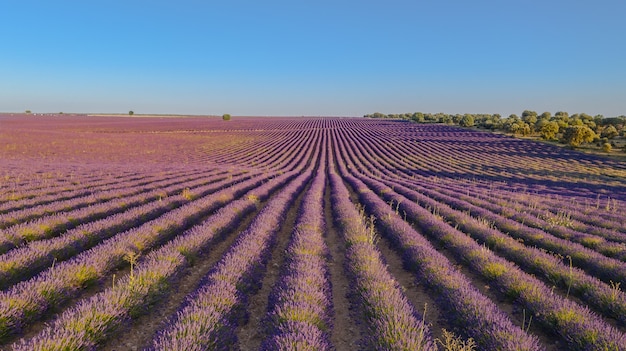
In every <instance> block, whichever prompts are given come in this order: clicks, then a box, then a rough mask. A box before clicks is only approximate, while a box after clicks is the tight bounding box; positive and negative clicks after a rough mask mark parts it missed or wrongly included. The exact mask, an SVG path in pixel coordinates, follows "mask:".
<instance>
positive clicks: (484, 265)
mask: <svg viewBox="0 0 626 351" xmlns="http://www.w3.org/2000/svg"><path fill="white" fill-rule="evenodd" d="M359 178H361V180H362V181H363V182H365V183H366V184H367V185H369V187H370V188H371V189H372V191H374V192H375V193H379V194H383V195H382V196H383V197H384V198H385V199H386V200H388V201H389V200H393V201H395V202H396V203H398V204H400V205H399V208H400V209H401V210H403V211H405V212H406V214H407V215H408V217H409V218H412V219H414V220H416V221H417V223H418V225H419V226H420V228H422V229H423V230H424V231H425V232H426V233H428V234H429V235H431V236H433V237H435V238H436V239H437V240H440V241H442V242H444V243H445V244H446V246H447V247H448V249H449V250H451V251H453V252H454V253H456V254H457V255H459V256H460V257H463V258H464V259H465V260H467V261H468V262H469V264H470V266H471V267H472V268H473V269H474V270H476V271H477V272H479V273H480V274H481V275H483V276H484V277H485V278H487V279H490V280H492V281H494V282H495V283H496V284H497V285H498V286H499V287H500V289H501V290H502V291H503V292H504V293H505V294H507V295H509V296H512V297H513V298H515V299H517V300H518V301H520V302H521V303H523V304H524V305H525V306H526V307H527V308H528V309H529V310H530V311H531V312H532V313H534V314H535V317H536V318H537V320H539V321H540V322H542V323H543V324H544V325H546V326H547V327H549V328H550V329H552V330H553V331H555V332H556V333H558V334H559V335H560V336H561V337H562V338H563V340H564V341H565V342H566V343H568V344H569V346H570V347H571V348H572V349H577V350H587V349H590V348H591V349H607V350H613V349H614V350H626V336H625V335H623V334H622V333H620V332H619V331H618V330H617V329H615V328H613V327H612V326H610V325H608V324H607V323H605V322H604V321H603V320H602V319H601V318H599V317H598V316H597V315H596V314H594V313H592V312H590V311H589V309H587V308H586V307H583V306H580V305H578V304H576V303H574V302H572V301H571V300H568V299H566V298H562V297H560V296H557V295H554V294H552V291H551V289H550V288H548V287H547V286H546V285H545V284H543V282H541V281H540V280H538V279H537V278H535V277H533V276H531V275H529V274H526V273H524V272H523V271H521V270H520V269H519V268H517V267H516V266H515V265H513V264H512V263H510V262H508V261H506V260H504V259H502V258H500V257H498V256H496V255H494V254H493V253H491V252H490V251H489V250H487V249H485V248H484V247H482V246H480V245H479V244H478V243H476V242H475V241H473V240H472V239H471V238H469V237H468V236H466V235H465V234H463V233H462V232H459V231H458V230H456V229H454V228H452V227H451V226H449V225H447V224H445V222H442V221H441V220H440V219H439V218H437V216H435V215H433V214H432V213H430V212H429V211H428V210H426V209H424V208H422V207H420V206H418V205H417V204H415V203H413V202H411V201H410V200H407V199H406V198H404V197H402V196H400V195H397V194H396V193H395V192H394V191H393V190H392V189H391V188H389V187H387V186H385V185H383V184H382V183H380V182H378V181H375V180H372V179H369V178H365V177H359ZM347 180H348V182H350V183H351V184H353V186H356V187H359V188H360V189H361V194H362V198H364V199H367V200H365V202H366V204H368V205H370V206H375V205H376V202H378V203H379V204H380V203H382V204H384V202H382V200H380V199H378V198H377V197H376V196H375V195H372V193H371V191H370V192H368V193H364V192H362V191H363V187H365V186H366V185H365V184H364V183H363V182H361V181H359V180H357V179H356V178H352V177H351V176H348V177H347ZM369 198H371V199H369ZM383 206H384V205H383ZM392 211H393V210H392V209H391V208H389V207H388V209H387V214H385V212H384V211H381V212H380V213H377V216H382V215H387V216H389V212H392ZM392 213H393V212H392ZM396 217H397V215H396ZM383 222H384V220H383Z"/></svg>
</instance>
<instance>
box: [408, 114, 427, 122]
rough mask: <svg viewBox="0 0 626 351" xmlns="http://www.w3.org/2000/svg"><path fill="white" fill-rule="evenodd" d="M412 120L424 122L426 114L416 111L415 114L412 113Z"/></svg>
mask: <svg viewBox="0 0 626 351" xmlns="http://www.w3.org/2000/svg"><path fill="white" fill-rule="evenodd" d="M411 120H413V121H414V122H417V123H422V122H424V114H423V113H421V112H415V113H414V114H413V115H411Z"/></svg>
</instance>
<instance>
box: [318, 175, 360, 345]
mask: <svg viewBox="0 0 626 351" xmlns="http://www.w3.org/2000/svg"><path fill="white" fill-rule="evenodd" d="M324 217H325V223H326V245H327V246H328V250H329V253H330V259H329V261H328V271H329V274H330V284H331V289H332V299H333V301H332V302H333V318H332V320H333V329H332V331H331V334H330V341H331V344H332V345H333V346H334V347H335V350H337V351H351V350H356V349H358V345H360V344H361V343H362V340H363V335H365V330H364V328H363V325H362V324H360V323H357V322H356V321H357V318H355V313H356V312H355V311H354V309H353V307H354V306H353V305H352V304H351V302H350V300H349V298H348V296H349V295H350V291H351V289H350V283H349V280H348V277H347V275H346V271H345V267H346V244H345V241H344V240H343V238H342V237H341V235H340V232H339V228H338V227H337V225H336V224H335V220H334V218H333V212H332V207H331V198H330V182H329V181H328V179H326V189H325V192H324Z"/></svg>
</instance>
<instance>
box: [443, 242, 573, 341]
mask: <svg viewBox="0 0 626 351" xmlns="http://www.w3.org/2000/svg"><path fill="white" fill-rule="evenodd" d="M434 246H435V248H436V249H437V251H439V253H441V254H443V255H444V256H446V258H447V259H448V261H450V262H451V263H452V264H454V265H455V268H456V269H457V270H458V271H459V272H461V273H462V274H463V275H464V276H465V277H467V278H468V279H469V280H470V281H471V282H472V285H473V286H474V287H475V288H476V289H478V291H480V293H481V294H483V295H484V296H486V297H488V298H489V299H490V300H491V301H492V302H493V303H495V304H496V306H498V309H499V310H501V311H502V312H504V313H506V314H507V316H508V317H509V319H510V320H511V321H512V322H513V324H515V325H517V326H518V327H520V328H522V325H524V327H525V328H524V329H526V328H527V327H528V323H529V318H530V317H529V313H528V311H527V312H526V313H524V309H523V308H520V306H519V305H518V304H515V303H514V302H512V301H510V299H508V298H507V297H506V296H504V294H502V293H501V292H499V291H498V290H497V289H494V288H492V287H491V285H490V284H491V282H489V281H488V280H487V279H485V278H483V277H482V276H481V275H480V274H478V273H476V272H475V271H474V270H472V269H471V268H469V267H467V266H466V265H465V263H464V262H461V261H460V260H459V259H458V256H457V255H456V254H454V253H453V252H450V251H448V250H447V249H445V248H443V247H441V246H440V245H439V244H435V245H434ZM524 314H525V315H524ZM524 317H525V318H526V320H524ZM528 333H529V334H532V335H535V336H537V338H539V341H540V342H541V344H542V346H543V348H544V349H545V350H546V351H559V350H563V346H564V345H561V344H560V342H559V341H558V340H556V338H555V336H554V335H552V334H550V333H549V331H547V330H546V329H545V328H544V327H542V326H541V325H540V324H539V322H536V321H534V320H532V321H530V328H529V329H528Z"/></svg>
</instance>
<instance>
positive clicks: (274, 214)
mask: <svg viewBox="0 0 626 351" xmlns="http://www.w3.org/2000/svg"><path fill="white" fill-rule="evenodd" d="M133 117H139V116H137V115H135V116H133ZM141 117H143V118H125V117H121V116H103V115H91V116H89V117H87V116H80V115H73V116H63V115H60V116H54V117H52V116H38V117H37V118H33V117H25V116H18V115H13V116H11V115H0V289H2V291H1V292H0V348H4V349H7V350H92V349H98V350H100V349H101V350H144V349H151V350H152V349H154V350H257V349H262V350H333V349H334V350H360V349H365V350H457V349H455V348H453V347H452V346H450V345H452V344H453V343H455V342H456V343H467V344H471V343H473V344H475V348H474V349H476V350H626V336H625V334H624V333H625V332H626V294H625V293H624V287H626V221H625V220H624V210H625V209H626V163H624V162H621V161H619V160H615V159H608V158H604V157H601V156H596V155H589V154H583V153H580V152H576V151H572V150H567V149H563V148H559V147H557V146H554V145H550V144H547V143H539V142H533V141H529V140H520V139H515V138H511V137H507V136H504V135H498V134H491V133H486V132H481V131H475V130H469V129H461V128H456V127H452V126H444V125H434V124H421V125H420V124H413V123H408V122H402V121H390V120H375V119H364V118H269V117H264V118H253V117H245V118H238V117H235V118H233V119H232V120H230V121H223V120H221V118H203V117H188V118H165V116H157V117H158V118H153V117H149V116H141ZM177 117H178V116H177ZM470 339H471V340H470ZM445 345H448V346H445ZM466 349H471V348H470V347H467V348H466Z"/></svg>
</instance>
